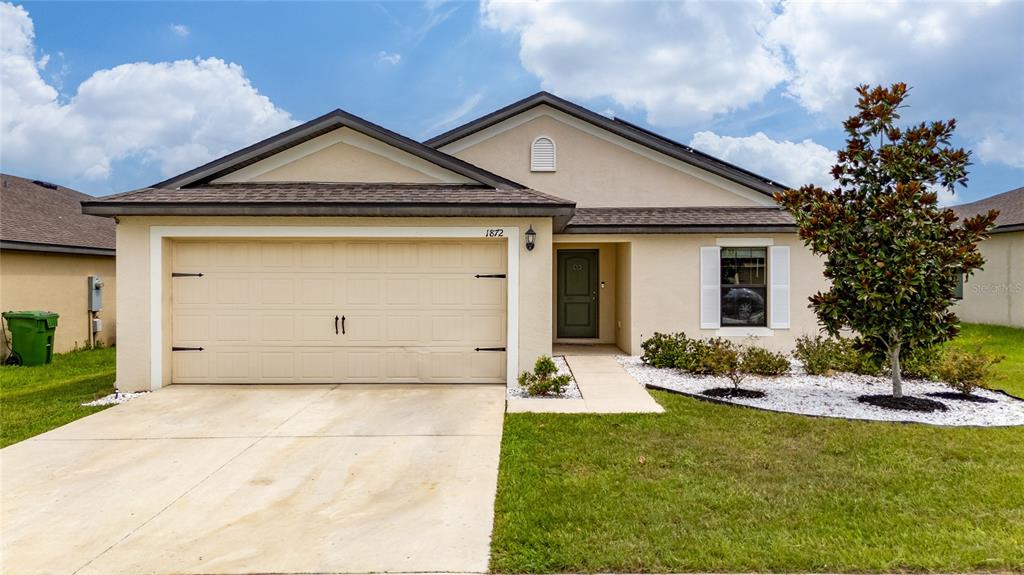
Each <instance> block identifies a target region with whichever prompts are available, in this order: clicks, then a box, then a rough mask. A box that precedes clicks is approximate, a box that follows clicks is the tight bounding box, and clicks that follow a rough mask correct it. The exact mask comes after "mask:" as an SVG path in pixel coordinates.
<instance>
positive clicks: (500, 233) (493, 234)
mask: <svg viewBox="0 0 1024 575" xmlns="http://www.w3.org/2000/svg"><path fill="white" fill-rule="evenodd" d="M485 236H486V237H489V238H502V237H505V230H503V229H500V228H499V229H496V230H487V233H486V234H485Z"/></svg>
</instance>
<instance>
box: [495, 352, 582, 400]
mask: <svg viewBox="0 0 1024 575" xmlns="http://www.w3.org/2000/svg"><path fill="white" fill-rule="evenodd" d="M551 359H553V360H555V365H556V366H558V373H557V374H556V375H564V374H567V375H568V376H569V386H568V387H566V388H565V393H563V394H561V395H534V396H531V395H530V394H529V393H527V392H526V390H525V389H524V388H522V387H519V385H518V384H517V383H516V382H514V381H513V382H512V383H510V384H509V385H508V388H507V391H506V397H507V398H509V399H511V398H515V397H532V398H534V399H582V398H583V395H582V394H580V388H579V386H577V385H576V378H574V377H572V371H570V370H569V364H568V363H566V362H565V358H564V357H562V356H560V355H556V356H554V357H552V358H551Z"/></svg>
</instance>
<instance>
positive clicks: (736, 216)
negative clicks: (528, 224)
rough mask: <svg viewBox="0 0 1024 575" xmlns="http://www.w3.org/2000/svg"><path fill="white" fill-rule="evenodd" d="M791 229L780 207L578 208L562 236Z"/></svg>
mask: <svg viewBox="0 0 1024 575" xmlns="http://www.w3.org/2000/svg"><path fill="white" fill-rule="evenodd" d="M795 230H796V224H795V222H794V220H793V217H792V216H791V215H790V214H789V213H788V212H786V211H785V210H783V209H781V208H771V207H684V208H578V209H577V210H576V214H575V215H574V216H573V218H572V220H570V221H569V225H568V227H566V229H565V233H571V234H601V233H618V234H626V233H632V234H676V233H715V232H788V231H795Z"/></svg>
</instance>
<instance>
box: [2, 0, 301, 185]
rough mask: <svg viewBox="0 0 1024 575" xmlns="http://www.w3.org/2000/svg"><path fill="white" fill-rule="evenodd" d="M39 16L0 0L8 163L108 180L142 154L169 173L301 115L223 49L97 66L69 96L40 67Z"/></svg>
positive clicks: (41, 172) (62, 176) (44, 173)
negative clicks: (223, 55) (215, 54)
mask: <svg viewBox="0 0 1024 575" xmlns="http://www.w3.org/2000/svg"><path fill="white" fill-rule="evenodd" d="M35 52H36V49H35V46H34V30H33V24H32V20H31V18H30V17H29V15H28V13H27V12H26V11H25V10H24V9H23V8H21V7H16V6H13V5H11V4H6V3H0V108H2V109H0V142H2V148H0V157H2V163H3V166H4V170H5V171H11V172H15V173H24V174H33V175H38V177H45V178H48V179H52V180H57V181H71V182H74V181H83V180H103V179H106V178H109V177H110V175H111V169H112V164H113V163H114V162H117V161H120V160H125V159H138V160H141V161H143V162H146V163H151V164H153V165H156V166H157V167H158V169H159V171H160V173H161V174H162V175H164V176H170V175H173V174H176V173H179V172H181V171H184V170H187V169H189V168H192V167H195V166H197V165H199V164H202V163H204V162H206V161H209V160H211V159H213V158H215V157H218V156H220V155H223V154H226V153H228V152H231V151H234V150H236V149H238V148H240V147H242V146H245V145H248V144H251V143H253V142H255V141H258V140H260V139H262V138H265V137H267V136H269V135H272V134H274V133H277V132H279V131H282V130H284V129H287V128H288V127H290V126H292V125H294V124H295V122H294V120H292V118H291V115H290V114H288V113H287V112H286V111H284V110H281V109H280V108H278V107H276V106H275V105H274V104H273V103H272V102H271V101H270V100H269V99H268V98H267V97H266V96H263V95H261V94H260V93H259V92H258V91H257V90H256V89H255V88H254V87H253V86H252V84H251V83H250V82H249V80H248V78H246V77H245V72H244V71H243V70H242V67H241V66H239V65H237V64H231V63H227V62H224V61H223V60H220V59H217V58H207V59H196V60H180V61H177V62H158V63H149V62H137V63H131V64H123V65H120V66H117V67H114V68H111V69H105V70H99V71H97V72H95V73H94V74H93V75H92V76H91V77H89V78H88V79H86V80H85V81H84V82H83V83H82V84H81V85H80V86H79V87H78V90H77V93H76V94H75V95H74V96H73V97H72V98H71V99H70V100H68V101H67V102H66V103H64V102H62V101H61V100H60V99H59V97H58V93H57V90H56V89H54V88H53V87H52V86H50V85H49V84H47V83H46V81H45V80H43V78H42V77H41V76H40V74H39V70H38V68H37V66H36V61H35V58H34V55H35Z"/></svg>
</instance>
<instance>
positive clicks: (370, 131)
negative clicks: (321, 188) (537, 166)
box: [153, 110, 525, 189]
mask: <svg viewBox="0 0 1024 575" xmlns="http://www.w3.org/2000/svg"><path fill="white" fill-rule="evenodd" d="M338 128H350V129H352V130H355V131H356V132H359V133H361V134H363V135H366V136H369V137H371V138H374V139H377V140H380V141H382V142H384V143H386V144H389V145H391V146H394V147H395V148H398V149H400V150H402V151H404V152H407V153H409V154H412V155H414V156H417V157H419V158H422V159H424V160H427V161H429V162H431V163H433V164H435V165H438V166H440V167H442V168H445V169H447V170H450V171H452V172H455V173H456V174H459V175H462V176H465V177H467V178H469V179H471V180H475V181H477V182H480V183H481V184H484V185H487V186H491V187H494V188H512V189H514V188H523V187H525V186H522V185H521V184H517V183H516V182H513V181H511V180H508V179H505V178H503V177H501V176H499V175H497V174H493V173H491V172H488V171H487V170H484V169H483V168H479V167H477V166H474V165H472V164H470V163H468V162H464V161H462V160H460V159H458V158H456V157H454V156H449V155H448V154H445V153H444V152H440V151H438V150H435V149H433V148H431V147H429V146H425V145H423V144H421V143H419V142H417V141H416V140H413V139H410V138H407V137H405V136H403V135H401V134H398V133H396V132H392V131H391V130H388V129H387V128H383V127H381V126H378V125H377V124H374V123H372V122H369V121H367V120H364V119H362V118H360V117H358V116H354V115H352V114H349V113H348V112H345V111H343V110H334V111H332V112H328V113H326V114H324V115H323V116H320V117H319V118H315V119H313V120H310V121H308V122H306V123H305V124H300V125H298V126H295V127H294V128H292V129H290V130H286V131H284V132H281V133H280V134H277V135H276V136H271V137H269V138H267V139H266V140H263V141H261V142H257V143H255V144H253V145H251V146H249V147H247V148H242V149H241V150H238V151H237V152H234V153H231V154H228V155H226V156H224V157H222V158H218V159H216V160H213V161H212V162H209V163H207V164H204V165H202V166H199V167H198V168H195V169H193V170H189V171H187V172H185V173H183V174H180V175H177V176H174V177H173V178H169V179H167V180H164V181H162V182H160V183H158V184H154V185H153V187H154V188H181V187H189V186H198V185H203V184H206V183H209V182H210V181H211V180H214V179H216V178H219V177H222V176H224V175H226V174H229V173H231V172H234V171H235V170H239V169H241V168H244V167H245V166H248V165H250V164H253V163H256V162H258V161H260V160H263V159H265V158H269V157H270V156H273V155H275V154H278V153H280V152H282V151H284V150H286V149H288V148H291V147H293V146H297V145H299V144H301V143H303V142H306V141H308V140H312V139H313V138H316V137H318V136H322V135H324V134H326V133H328V132H331V131H333V130H336V129H338Z"/></svg>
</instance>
